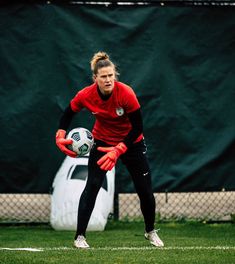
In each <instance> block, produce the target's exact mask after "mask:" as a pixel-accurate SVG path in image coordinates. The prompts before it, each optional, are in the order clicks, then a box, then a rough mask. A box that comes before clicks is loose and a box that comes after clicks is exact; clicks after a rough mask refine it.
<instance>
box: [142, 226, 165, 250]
mask: <svg viewBox="0 0 235 264" xmlns="http://www.w3.org/2000/svg"><path fill="white" fill-rule="evenodd" d="M144 236H145V238H146V239H148V240H149V241H150V243H151V244H152V245H154V246H155V247H164V243H163V242H162V240H161V239H160V237H159V236H158V234H157V230H153V231H150V232H148V233H147V232H145V234H144Z"/></svg>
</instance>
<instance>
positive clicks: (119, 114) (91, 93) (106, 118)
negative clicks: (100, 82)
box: [70, 82, 143, 145]
mask: <svg viewBox="0 0 235 264" xmlns="http://www.w3.org/2000/svg"><path fill="white" fill-rule="evenodd" d="M70 105H71V108H72V110H73V111H74V112H79V111H81V109H82V108H86V109H88V110H89V111H90V112H91V113H92V114H93V115H94V116H95V117H96V121H95V124H94V127H93V130H92V134H93V136H94V138H96V139H98V140H102V141H104V142H106V143H107V144H110V145H116V144H117V143H119V142H121V141H123V140H124V138H125V137H126V135H127V134H128V133H129V131H130V130H131V123H130V121H129V119H128V116H127V114H128V113H131V112H133V111H136V110H137V109H139V108H140V104H139V102H138V99H137V97H136V95H135V93H134V91H133V90H132V88H131V87H129V86H128V85H126V84H124V83H121V82H115V84H114V89H113V91H112V94H111V96H110V97H109V98H108V99H107V100H103V99H102V98H101V97H100V95H99V93H98V90H97V84H96V83H94V84H92V85H90V86H88V87H85V88H83V89H82V90H81V91H79V92H78V93H77V94H76V96H75V97H74V98H73V99H72V100H71V102H70ZM142 138H143V134H141V135H140V136H139V137H138V138H137V139H136V140H135V142H138V141H140V140H141V139H142Z"/></svg>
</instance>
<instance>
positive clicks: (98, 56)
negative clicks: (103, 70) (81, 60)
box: [91, 51, 109, 71]
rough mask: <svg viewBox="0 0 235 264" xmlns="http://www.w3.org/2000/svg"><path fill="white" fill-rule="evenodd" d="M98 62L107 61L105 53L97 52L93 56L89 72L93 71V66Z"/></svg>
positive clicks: (107, 57)
mask: <svg viewBox="0 0 235 264" xmlns="http://www.w3.org/2000/svg"><path fill="white" fill-rule="evenodd" d="M100 60H109V55H108V54H107V53H106V52H103V51H99V52H97V53H95V54H94V56H93V58H92V59H91V70H92V71H94V69H95V65H96V64H97V62H98V61H100Z"/></svg>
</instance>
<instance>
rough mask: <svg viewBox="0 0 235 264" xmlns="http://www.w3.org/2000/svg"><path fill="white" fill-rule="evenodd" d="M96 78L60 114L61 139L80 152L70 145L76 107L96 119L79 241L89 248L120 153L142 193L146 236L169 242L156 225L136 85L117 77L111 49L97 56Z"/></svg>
mask: <svg viewBox="0 0 235 264" xmlns="http://www.w3.org/2000/svg"><path fill="white" fill-rule="evenodd" d="M91 70H92V73H93V80H94V83H93V84H92V85H90V86H88V87H85V88H83V89H82V90H80V91H79V92H78V93H77V94H76V96H75V97H74V98H73V99H72V100H71V102H70V104H69V106H68V107H67V108H66V110H65V111H64V114H63V116H62V117H61V120H60V126H59V130H58V131H57V133H56V144H57V146H58V147H59V148H60V150H61V151H63V152H64V153H65V154H67V155H69V156H71V157H75V156H76V153H74V152H73V151H71V150H69V149H68V148H67V147H66V146H67V145H68V144H71V140H68V139H65V137H66V130H67V129H68V127H69V125H70V122H71V120H72V118H73V116H74V114H75V113H76V112H80V111H81V109H82V108H87V109H88V110H89V111H90V112H91V113H92V114H93V115H94V116H95V117H96V121H95V124H94V127H93V130H92V133H93V136H94V141H95V143H94V146H93V148H92V150H91V152H90V156H89V162H88V179H87V183H86V187H85V189H84V191H83V193H82V195H81V198H80V203H79V207H78V219H77V232H76V235H75V240H74V246H75V247H76V248H89V245H88V243H87V242H86V229H87V225H88V222H89V219H90V216H91V213H92V211H93V208H94V205H95V201H96V197H97V194H98V192H99V189H100V188H101V186H102V183H103V180H104V177H105V175H106V172H107V171H108V170H111V169H112V168H113V167H114V166H115V164H116V162H117V160H118V158H119V157H120V159H121V161H122V162H123V164H124V165H125V166H126V168H127V170H128V171H129V173H130V175H131V177H132V180H133V182H134V186H135V189H136V192H137V194H138V196H139V198H140V206H141V211H142V213H143V216H144V221H145V238H146V239H148V240H149V241H150V243H151V244H153V245H154V246H156V247H162V246H163V242H162V241H161V239H160V238H159V237H158V235H157V233H156V230H154V222H155V199H154V196H153V192H152V187H151V175H150V170H149V165H148V161H147V158H146V145H145V143H144V139H143V122H142V116H141V111H140V104H139V102H138V100H137V98H136V95H135V93H134V91H133V90H132V88H131V87H129V86H127V85H126V84H124V83H121V82H118V81H117V80H116V77H117V71H116V67H115V65H114V64H113V62H112V61H111V60H110V59H109V56H108V54H106V53H105V52H98V53H96V54H94V56H93V58H92V60H91Z"/></svg>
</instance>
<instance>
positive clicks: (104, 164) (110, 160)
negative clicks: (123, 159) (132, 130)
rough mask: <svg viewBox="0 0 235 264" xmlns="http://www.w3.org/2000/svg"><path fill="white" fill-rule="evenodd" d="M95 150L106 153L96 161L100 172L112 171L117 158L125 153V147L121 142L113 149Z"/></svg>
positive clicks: (101, 148) (99, 148) (102, 148)
mask: <svg viewBox="0 0 235 264" xmlns="http://www.w3.org/2000/svg"><path fill="white" fill-rule="evenodd" d="M97 150H99V151H102V152H106V153H107V154H105V155H104V156H103V157H101V158H100V159H99V160H98V161H97V164H98V165H99V166H100V168H101V169H102V170H112V168H113V167H114V166H115V164H116V162H117V160H118V158H119V156H120V155H122V154H124V153H125V152H126V151H127V146H126V145H125V144H124V143H123V142H121V143H119V144H118V145H117V146H115V147H98V148H97Z"/></svg>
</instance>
